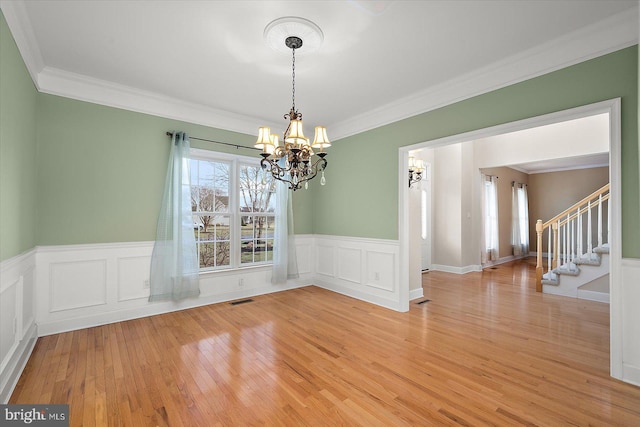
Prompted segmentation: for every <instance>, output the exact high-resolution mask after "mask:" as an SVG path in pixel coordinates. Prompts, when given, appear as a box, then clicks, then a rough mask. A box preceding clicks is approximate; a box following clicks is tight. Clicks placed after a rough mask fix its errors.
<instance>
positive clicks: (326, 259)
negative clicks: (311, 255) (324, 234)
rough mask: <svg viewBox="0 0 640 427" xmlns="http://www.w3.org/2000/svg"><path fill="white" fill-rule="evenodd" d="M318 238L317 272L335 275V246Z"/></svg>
mask: <svg viewBox="0 0 640 427" xmlns="http://www.w3.org/2000/svg"><path fill="white" fill-rule="evenodd" d="M321 242H322V243H318V240H316V251H315V252H316V271H315V272H316V274H321V275H323V276H329V277H334V275H335V271H336V268H335V266H336V260H335V257H334V249H335V248H334V246H333V245H331V244H327V243H326V241H324V240H322V241H321Z"/></svg>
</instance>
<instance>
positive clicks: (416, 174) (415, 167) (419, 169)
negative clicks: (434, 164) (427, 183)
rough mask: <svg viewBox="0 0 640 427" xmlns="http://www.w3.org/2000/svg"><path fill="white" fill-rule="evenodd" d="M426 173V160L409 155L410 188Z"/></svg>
mask: <svg viewBox="0 0 640 427" xmlns="http://www.w3.org/2000/svg"><path fill="white" fill-rule="evenodd" d="M423 173H424V161H422V160H420V159H416V158H415V157H413V156H410V157H409V188H411V186H412V185H413V184H415V183H416V182H419V181H422V175H423Z"/></svg>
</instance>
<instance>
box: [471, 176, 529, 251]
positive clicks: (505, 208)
mask: <svg viewBox="0 0 640 427" xmlns="http://www.w3.org/2000/svg"><path fill="white" fill-rule="evenodd" d="M480 171H481V172H482V173H484V174H485V175H494V176H497V177H498V244H499V245H500V247H499V251H498V258H506V257H509V256H511V255H513V250H512V248H511V216H512V213H511V196H512V194H511V183H512V182H513V181H515V182H517V183H520V184H527V185H528V184H529V175H527V174H526V173H523V172H520V171H517V170H515V169H512V168H509V167H506V166H505V167H496V168H483V169H480ZM529 198H531V196H529ZM529 217H530V218H531V201H530V202H529ZM531 227H532V223H531V220H529V228H530V229H531ZM533 227H534V230H535V222H534V223H533ZM529 241H530V242H531V240H529Z"/></svg>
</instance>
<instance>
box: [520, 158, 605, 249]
mask: <svg viewBox="0 0 640 427" xmlns="http://www.w3.org/2000/svg"><path fill="white" fill-rule="evenodd" d="M608 182H609V167H608V166H605V167H598V168H589V169H576V170H570V171H561V172H547V173H538V174H532V175H530V176H529V219H530V222H531V224H532V225H533V228H532V229H531V231H530V233H529V241H530V242H531V250H532V251H535V250H537V247H536V231H535V223H536V221H537V220H538V219H541V220H542V222H545V221H548V220H549V219H551V218H553V217H554V216H555V215H557V214H559V213H560V212H562V211H563V210H565V209H566V208H568V207H569V206H571V205H572V204H574V203H576V202H578V201H580V200H582V199H583V198H584V197H586V196H588V195H589V194H591V193H593V192H594V191H596V190H597V189H599V188H601V187H602V186H603V185H606V184H607V183H608ZM606 214H607V212H606V210H605V211H604V212H603V216H604V218H605V220H604V223H603V229H604V230H605V231H606V230H607V226H608V221H607V218H606ZM542 237H543V251H546V248H547V240H548V236H545V235H544V234H543V236H542Z"/></svg>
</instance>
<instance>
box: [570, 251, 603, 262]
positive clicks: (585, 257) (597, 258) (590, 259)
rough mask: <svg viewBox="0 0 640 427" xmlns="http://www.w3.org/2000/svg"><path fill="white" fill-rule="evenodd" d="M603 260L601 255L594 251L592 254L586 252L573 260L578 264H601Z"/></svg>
mask: <svg viewBox="0 0 640 427" xmlns="http://www.w3.org/2000/svg"><path fill="white" fill-rule="evenodd" d="M601 262H602V259H601V257H600V255H598V254H597V253H595V252H593V253H592V254H591V256H589V254H584V255H582V256H581V257H579V258H575V259H574V260H573V263H574V264H577V265H600V263H601Z"/></svg>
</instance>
